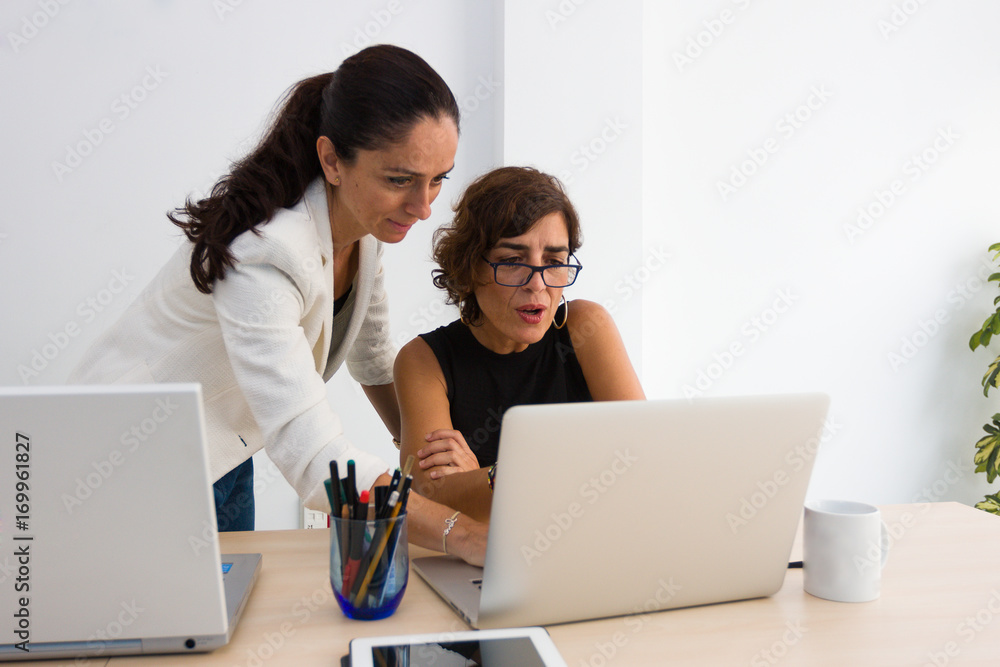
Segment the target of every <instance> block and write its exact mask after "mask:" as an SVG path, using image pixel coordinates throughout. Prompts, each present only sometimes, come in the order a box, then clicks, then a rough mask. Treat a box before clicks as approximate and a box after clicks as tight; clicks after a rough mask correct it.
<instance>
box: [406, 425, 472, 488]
mask: <svg viewBox="0 0 1000 667" xmlns="http://www.w3.org/2000/svg"><path fill="white" fill-rule="evenodd" d="M426 440H427V443H428V444H427V445H426V446H424V447H423V448H421V449H420V450H418V451H417V459H418V461H419V462H418V465H419V466H420V469H421V470H423V471H424V472H426V473H427V476H428V477H430V478H431V479H440V478H442V477H444V476H446V475H453V474H455V473H457V472H469V471H471V470H478V469H479V460H478V459H477V458H476V455H475V454H473V453H472V450H471V449H469V445H467V444H466V443H465V438H464V437H463V436H462V434H461V433H460V432H459V431H456V430H454V429H444V428H441V429H437V430H436V431H432V432H431V433H429V434H428V435H427V436H426Z"/></svg>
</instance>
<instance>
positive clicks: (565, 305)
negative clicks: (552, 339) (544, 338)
mask: <svg viewBox="0 0 1000 667" xmlns="http://www.w3.org/2000/svg"><path fill="white" fill-rule="evenodd" d="M559 308H562V309H563V313H565V314H564V315H563V321H562V324H556V318H554V317H553V318H552V324H553V325H554V326H555V328H556V329H562V328H563V327H564V326H566V322H568V321H569V304H568V303H566V296H565V295H562V296H560V297H559V307H558V308H556V312H559Z"/></svg>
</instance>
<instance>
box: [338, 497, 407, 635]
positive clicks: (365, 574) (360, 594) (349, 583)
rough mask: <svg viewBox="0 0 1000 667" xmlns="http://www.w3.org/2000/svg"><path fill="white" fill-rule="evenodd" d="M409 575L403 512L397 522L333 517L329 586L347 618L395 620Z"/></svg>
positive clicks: (392, 520) (395, 519)
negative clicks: (390, 618)
mask: <svg viewBox="0 0 1000 667" xmlns="http://www.w3.org/2000/svg"><path fill="white" fill-rule="evenodd" d="M409 573H410V559H409V553H408V551H407V539H406V515H405V513H403V514H400V515H399V516H398V517H396V518H394V519H342V518H339V517H335V516H331V517H330V586H331V587H332V588H333V594H334V596H335V597H336V598H337V604H339V605H340V609H341V611H343V612H344V615H345V616H347V617H348V618H354V619H360V620H365V621H374V620H378V619H380V618H386V617H387V616H391V615H392V613H393V612H394V611H396V607H398V606H399V603H400V602H401V601H402V600H403V593H404V592H405V591H406V583H407V580H408V578H409Z"/></svg>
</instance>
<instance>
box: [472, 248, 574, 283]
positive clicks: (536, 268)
mask: <svg viewBox="0 0 1000 667" xmlns="http://www.w3.org/2000/svg"><path fill="white" fill-rule="evenodd" d="M569 258H570V259H575V260H576V261H577V262H579V261H580V260H578V259H576V256H575V255H570V256H569ZM482 260H483V261H484V262H486V263H487V264H489V265H490V266H491V267H493V282H495V283H496V284H497V285H501V286H503V287H524V286H525V285H527V284H528V283H530V282H531V279H532V278H534V277H535V274H536V273H541V274H542V282H543V283H545V286H546V287H569V286H570V285H572V284H573V283H575V282H576V279H577V278H579V277H580V272H581V271H583V265H582V264H579V263H577V264H549V265H548V266H532V265H531V264H522V263H521V262H491V261H490V260H488V259H486V258H485V257H483V258H482ZM501 266H523V267H524V268H526V269H530V270H531V273H529V274H528V278H527V279H526V280H525V281H524V282H523V283H521V284H519V285H510V284H508V283H502V282H500V279H499V277H498V276H497V269H498V268H499V267H501ZM547 269H574V271H573V280H571V281H570V282H569V283H567V284H565V285H550V284H549V283H548V281H547V280H546V279H545V271H546V270H547Z"/></svg>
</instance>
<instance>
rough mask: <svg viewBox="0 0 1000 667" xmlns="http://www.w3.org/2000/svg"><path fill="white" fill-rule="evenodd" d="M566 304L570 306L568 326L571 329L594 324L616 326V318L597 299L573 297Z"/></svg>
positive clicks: (579, 328)
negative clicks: (589, 299)
mask: <svg viewBox="0 0 1000 667" xmlns="http://www.w3.org/2000/svg"><path fill="white" fill-rule="evenodd" d="M566 305H567V306H568V307H569V314H568V315H567V320H566V326H567V328H568V329H569V330H570V331H576V330H581V329H584V328H588V327H594V326H600V327H606V326H608V325H611V326H614V320H613V319H612V317H611V313H609V312H608V309H607V308H605V307H604V306H602V305H601V304H599V303H597V302H595V301H587V300H586V299H573V300H572V301H568V302H567V304H566Z"/></svg>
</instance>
